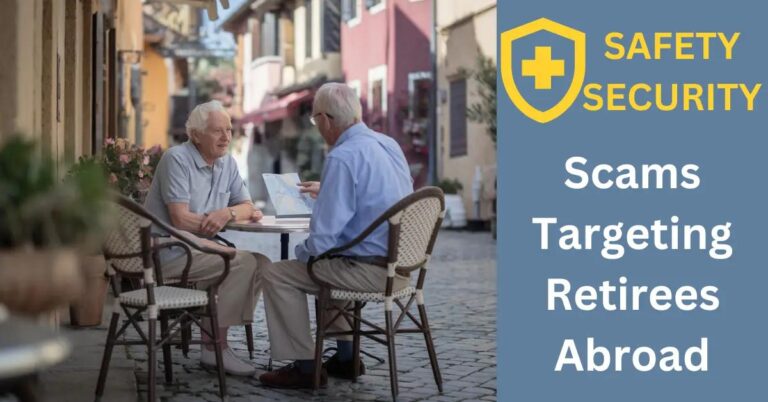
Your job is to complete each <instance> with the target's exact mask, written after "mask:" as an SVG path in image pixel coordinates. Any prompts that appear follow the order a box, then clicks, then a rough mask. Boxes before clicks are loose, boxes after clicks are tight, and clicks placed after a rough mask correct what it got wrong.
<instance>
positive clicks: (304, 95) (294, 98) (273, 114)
mask: <svg viewBox="0 0 768 402" xmlns="http://www.w3.org/2000/svg"><path fill="white" fill-rule="evenodd" d="M311 98H312V91H310V90H309V89H305V90H303V91H298V92H292V93H290V94H288V95H286V96H284V97H282V98H279V99H276V100H274V101H272V102H269V103H267V104H266V105H263V106H262V107H261V108H260V109H258V110H255V111H253V112H250V113H246V114H245V115H244V116H243V117H242V118H241V119H240V123H241V124H245V123H253V124H261V123H268V122H271V121H276V120H282V119H285V118H287V117H288V116H291V115H293V114H295V113H296V109H297V108H298V107H299V105H300V104H301V103H302V102H304V101H306V100H308V99H311Z"/></svg>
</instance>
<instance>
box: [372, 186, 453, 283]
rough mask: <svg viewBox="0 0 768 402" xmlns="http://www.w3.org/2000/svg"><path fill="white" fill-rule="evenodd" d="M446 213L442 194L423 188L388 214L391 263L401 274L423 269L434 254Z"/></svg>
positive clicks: (404, 199)
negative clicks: (403, 271) (433, 250)
mask: <svg viewBox="0 0 768 402" xmlns="http://www.w3.org/2000/svg"><path fill="white" fill-rule="evenodd" d="M444 211H445V199H444V196H443V191H442V190H440V189H439V188H437V187H423V188H421V189H419V190H417V191H415V192H414V193H412V194H410V195H408V196H407V197H405V198H403V199H402V200H400V201H399V202H398V203H397V204H395V205H393V206H392V208H390V209H389V210H388V211H387V212H385V214H384V216H386V217H387V218H386V219H387V221H388V222H389V255H388V256H387V257H388V260H389V261H388V262H389V263H390V264H394V265H395V266H396V267H397V268H398V269H399V270H401V271H402V270H405V271H412V270H415V269H418V268H421V267H422V266H423V265H424V264H425V263H426V262H427V260H428V258H429V255H430V254H431V253H432V248H433V247H434V244H435V239H436V238H437V232H438V230H439V229H440V224H441V223H442V220H443V217H444V214H445V212H444Z"/></svg>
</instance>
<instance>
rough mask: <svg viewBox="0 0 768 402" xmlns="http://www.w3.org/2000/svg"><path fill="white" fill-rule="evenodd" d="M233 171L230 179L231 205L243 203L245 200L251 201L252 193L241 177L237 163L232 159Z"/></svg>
mask: <svg viewBox="0 0 768 402" xmlns="http://www.w3.org/2000/svg"><path fill="white" fill-rule="evenodd" d="M231 162H232V172H231V173H230V181H229V206H232V205H237V204H241V203H243V202H245V201H251V193H250V192H248V188H246V187H245V182H244V181H243V178H242V177H240V171H239V170H238V169H237V164H235V161H234V160H232V161H231Z"/></svg>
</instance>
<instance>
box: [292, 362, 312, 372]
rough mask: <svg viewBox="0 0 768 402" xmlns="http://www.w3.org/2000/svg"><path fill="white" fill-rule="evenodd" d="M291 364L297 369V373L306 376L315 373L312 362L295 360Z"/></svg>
mask: <svg viewBox="0 0 768 402" xmlns="http://www.w3.org/2000/svg"><path fill="white" fill-rule="evenodd" d="M293 364H294V365H295V366H296V367H298V368H299V371H301V372H302V373H305V374H308V373H314V372H315V361H314V360H296V361H295V362H294V363H293Z"/></svg>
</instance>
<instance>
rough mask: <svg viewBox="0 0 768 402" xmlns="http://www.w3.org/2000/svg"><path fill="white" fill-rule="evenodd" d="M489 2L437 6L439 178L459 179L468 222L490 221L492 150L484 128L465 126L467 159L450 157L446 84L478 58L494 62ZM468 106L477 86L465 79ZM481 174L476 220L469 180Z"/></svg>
mask: <svg viewBox="0 0 768 402" xmlns="http://www.w3.org/2000/svg"><path fill="white" fill-rule="evenodd" d="M494 3H495V2H493V1H485V0H483V1H478V2H465V1H461V0H447V1H445V2H440V3H439V4H438V21H437V23H438V30H440V31H441V33H440V36H439V37H438V38H439V41H438V49H437V52H438V55H437V58H438V83H437V84H438V86H439V89H440V90H441V92H443V91H444V92H443V93H444V94H445V100H444V102H443V101H439V104H438V116H437V128H438V131H437V136H438V138H437V143H438V152H437V154H438V163H437V165H438V166H437V167H438V178H440V179H458V180H459V181H460V182H461V183H462V185H463V187H464V190H463V191H462V193H461V196H462V200H463V201H464V208H465V209H466V211H467V218H470V219H476V218H480V219H489V218H490V216H491V213H492V202H491V201H492V198H493V197H494V196H495V188H494V179H495V176H496V148H495V146H494V143H493V140H492V139H491V137H490V135H489V134H488V132H487V130H486V127H485V125H482V124H479V123H475V122H472V121H468V122H467V154H466V155H463V156H454V157H452V156H451V154H450V151H451V131H450V130H451V127H450V119H451V115H450V96H451V94H450V82H451V81H452V80H454V79H457V78H458V77H461V76H463V74H462V71H472V70H474V69H476V67H477V65H476V62H477V56H478V55H479V54H482V55H483V56H485V57H490V58H492V59H493V60H494V61H495V59H496V8H495V7H494ZM466 82H467V106H469V105H471V104H473V103H475V102H477V100H478V97H477V95H476V94H477V88H478V86H477V83H476V82H475V80H474V78H472V77H471V76H466ZM476 166H479V167H480V170H481V173H482V175H483V182H482V183H483V190H482V194H481V197H480V198H481V203H480V216H479V217H477V216H475V213H474V206H473V204H472V181H473V178H474V176H475V167H476Z"/></svg>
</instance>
